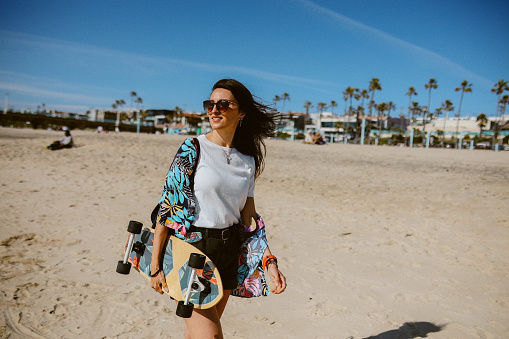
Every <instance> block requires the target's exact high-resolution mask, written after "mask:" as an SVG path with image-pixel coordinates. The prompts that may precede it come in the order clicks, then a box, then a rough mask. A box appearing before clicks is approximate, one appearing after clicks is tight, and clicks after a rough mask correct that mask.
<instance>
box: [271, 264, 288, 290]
mask: <svg viewBox="0 0 509 339" xmlns="http://www.w3.org/2000/svg"><path fill="white" fill-rule="evenodd" d="M267 273H268V274H269V277H270V280H272V285H273V286H274V288H272V290H270V291H271V292H272V293H274V294H279V293H282V292H283V291H284V290H285V289H286V278H285V276H284V275H283V273H281V271H279V269H278V268H277V264H276V263H270V264H268V265H267Z"/></svg>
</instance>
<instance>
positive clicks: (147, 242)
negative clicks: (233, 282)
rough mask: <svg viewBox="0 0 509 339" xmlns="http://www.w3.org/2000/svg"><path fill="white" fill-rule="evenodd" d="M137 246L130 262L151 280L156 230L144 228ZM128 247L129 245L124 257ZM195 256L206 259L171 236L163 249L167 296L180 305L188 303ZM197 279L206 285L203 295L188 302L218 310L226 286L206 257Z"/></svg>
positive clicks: (190, 246) (191, 246)
mask: <svg viewBox="0 0 509 339" xmlns="http://www.w3.org/2000/svg"><path fill="white" fill-rule="evenodd" d="M128 242H129V238H128ZM133 243H134V245H133V250H132V251H131V253H130V254H129V257H128V261H129V262H130V263H132V265H133V266H134V267H135V269H136V270H137V271H138V272H140V273H141V275H142V276H144V277H145V278H146V279H148V280H150V272H151V267H150V264H151V261H152V252H153V244H154V230H153V229H148V228H144V229H143V230H141V233H139V234H135V235H134V241H133ZM128 247H129V246H128V243H126V246H125V248H124V253H125V252H126V250H127V249H128ZM192 253H198V254H201V255H203V256H205V255H204V254H203V253H202V252H201V251H200V250H198V249H197V248H196V247H194V246H193V245H191V244H189V243H187V242H185V241H183V240H181V239H179V238H176V237H175V236H169V237H168V238H167V240H166V243H165V245H164V248H163V257H162V266H161V268H162V270H163V272H164V275H165V277H166V284H167V285H168V292H165V293H167V294H168V295H169V296H170V297H172V298H173V299H175V300H178V301H183V300H184V299H185V297H186V292H187V289H188V286H190V284H189V281H190V279H193V277H192V269H191V268H190V267H189V266H188V263H189V259H190V256H191V254H192ZM125 255H127V254H126V253H125ZM195 275H196V276H197V279H198V280H199V283H201V285H202V286H201V291H200V292H194V293H191V296H190V297H188V298H189V300H188V301H189V302H191V303H192V304H194V308H196V309H207V308H210V307H213V306H215V305H216V304H217V303H218V302H219V300H221V298H222V297H223V284H222V282H221V277H220V276H219V271H218V270H217V268H216V266H215V265H214V263H213V262H212V261H211V260H210V259H209V258H208V257H206V256H205V264H204V266H203V269H197V270H196V274H195Z"/></svg>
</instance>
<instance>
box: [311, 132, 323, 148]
mask: <svg viewBox="0 0 509 339" xmlns="http://www.w3.org/2000/svg"><path fill="white" fill-rule="evenodd" d="M313 144H315V145H325V141H324V140H323V137H322V135H321V134H320V132H318V131H316V133H315V136H314V137H313Z"/></svg>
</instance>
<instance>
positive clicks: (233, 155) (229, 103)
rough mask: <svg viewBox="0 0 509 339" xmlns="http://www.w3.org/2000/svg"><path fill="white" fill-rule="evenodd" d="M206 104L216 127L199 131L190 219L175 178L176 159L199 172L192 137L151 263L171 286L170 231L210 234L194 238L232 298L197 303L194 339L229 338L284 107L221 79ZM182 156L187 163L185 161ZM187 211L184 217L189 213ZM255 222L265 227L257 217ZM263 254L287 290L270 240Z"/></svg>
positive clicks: (165, 203)
mask: <svg viewBox="0 0 509 339" xmlns="http://www.w3.org/2000/svg"><path fill="white" fill-rule="evenodd" d="M203 107H204V109H205V110H206V111H207V112H208V117H209V121H210V125H211V127H212V132H211V133H208V134H206V135H200V136H199V137H198V138H197V139H198V141H199V150H200V153H199V154H200V155H199V157H198V160H197V164H196V167H195V168H196V171H195V173H194V177H192V178H191V180H190V181H189V182H190V184H189V186H190V187H192V192H191V193H192V194H188V196H189V197H188V198H189V199H188V200H186V201H185V207H186V208H180V209H179V211H180V212H182V211H184V212H185V213H187V214H186V216H185V217H184V218H182V219H176V218H172V216H171V215H172V213H173V212H174V209H175V208H178V207H175V206H177V205H176V202H175V197H174V196H172V192H173V190H172V188H171V187H169V186H171V183H170V184H168V182H169V180H168V177H169V176H170V175H171V173H172V169H173V168H174V167H175V166H183V167H184V168H186V172H192V170H191V164H190V163H188V162H187V160H186V159H187V158H186V157H182V156H181V155H182V152H184V153H185V152H188V151H189V152H192V150H193V147H194V144H193V143H192V142H190V141H189V140H190V139H188V140H187V141H186V143H184V144H183V145H182V146H181V148H180V149H179V151H178V152H177V156H176V157H175V159H174V161H173V163H172V166H171V167H170V172H169V174H168V177H167V181H166V184H165V189H164V191H163V197H162V198H161V201H160V209H159V215H158V217H157V224H156V230H155V238H154V248H153V250H154V255H153V260H152V264H151V268H152V272H151V275H152V278H151V286H152V288H154V289H155V290H156V291H157V292H159V293H163V290H166V289H167V286H166V282H165V277H164V273H163V272H162V271H160V267H159V261H160V255H161V252H162V245H163V244H164V240H165V239H166V237H167V236H168V232H169V230H170V229H173V230H172V231H174V230H176V232H177V233H179V234H180V235H184V236H185V235H186V234H188V233H190V232H199V233H200V234H201V235H202V236H203V239H202V240H200V241H198V242H196V243H193V245H195V246H196V247H197V248H199V249H200V250H202V251H203V252H204V253H205V254H206V255H207V256H208V257H209V258H210V259H211V260H212V261H213V262H214V264H215V265H216V266H217V267H218V269H219V272H220V275H221V280H222V281H223V287H224V297H223V299H222V300H221V301H220V302H219V303H218V304H217V305H216V306H214V307H212V308H209V309H205V310H198V309H195V310H194V311H193V315H192V316H191V318H188V319H186V320H185V321H186V334H185V336H186V338H195V339H196V338H200V339H201V338H222V329H221V322H220V319H221V316H222V314H223V311H224V309H225V307H226V304H227V302H228V297H229V295H230V294H231V293H232V291H234V294H236V295H239V294H238V292H237V291H238V279H237V277H238V271H240V270H239V269H238V268H239V267H238V265H239V249H240V243H241V240H240V238H241V235H240V234H241V229H246V227H245V226H241V225H239V224H240V223H242V224H243V225H247V226H251V224H252V222H253V221H255V223H259V222H260V221H261V219H260V218H259V216H258V215H257V213H256V209H255V202H254V194H253V193H254V181H255V178H256V177H258V176H259V175H260V174H261V172H262V170H263V165H264V155H265V144H264V141H263V138H264V137H268V136H271V135H272V134H273V131H274V128H275V123H274V118H275V114H276V113H275V112H273V111H272V110H271V109H270V108H269V107H268V106H265V105H262V104H260V103H258V102H257V101H255V100H254V98H253V96H252V94H251V93H250V92H249V90H248V89H247V88H246V87H245V86H244V85H243V84H241V83H240V82H238V81H236V80H233V79H223V80H220V81H218V82H217V83H216V84H215V85H214V86H213V88H212V94H211V95H210V99H209V100H206V101H204V102H203ZM182 162H184V163H185V164H184V165H182ZM186 166H187V167H186ZM177 200H179V199H178V198H177ZM179 215H180V216H182V213H180V214H179ZM175 220H178V222H176V221H175ZM254 228H255V230H256V229H257V226H256V224H255V225H254ZM263 232H264V230H263ZM225 234H226V235H227V236H225ZM263 236H264V233H263ZM225 238H226V240H225ZM262 253H263V269H266V270H267V272H268V275H269V277H270V279H271V280H272V283H273V286H274V288H273V289H272V290H271V291H272V292H273V293H275V294H279V293H281V292H283V291H284V290H285V288H286V279H285V277H284V276H283V274H282V273H281V272H280V271H279V269H278V267H277V260H276V258H275V257H274V256H273V255H272V253H271V251H270V249H269V247H268V246H266V248H265V251H264V252H262ZM262 275H263V274H262Z"/></svg>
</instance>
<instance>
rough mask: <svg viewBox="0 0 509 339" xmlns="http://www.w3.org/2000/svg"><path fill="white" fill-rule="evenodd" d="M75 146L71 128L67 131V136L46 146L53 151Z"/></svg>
mask: <svg viewBox="0 0 509 339" xmlns="http://www.w3.org/2000/svg"><path fill="white" fill-rule="evenodd" d="M73 146H74V141H73V140H72V136H71V132H70V131H69V130H67V131H65V136H64V137H63V138H62V139H60V140H55V141H54V142H53V143H52V144H51V145H47V146H46V148H47V149H49V150H52V151H56V150H59V149H62V148H71V147H73Z"/></svg>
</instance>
